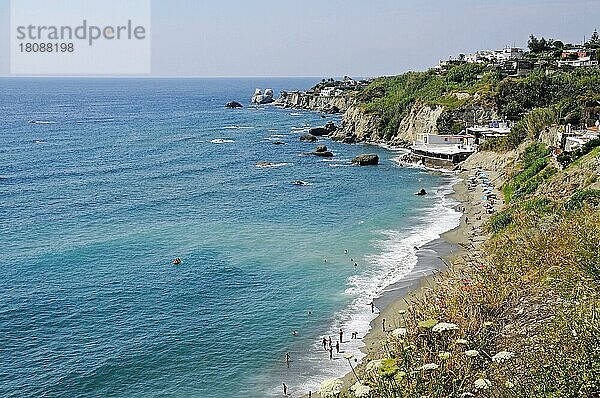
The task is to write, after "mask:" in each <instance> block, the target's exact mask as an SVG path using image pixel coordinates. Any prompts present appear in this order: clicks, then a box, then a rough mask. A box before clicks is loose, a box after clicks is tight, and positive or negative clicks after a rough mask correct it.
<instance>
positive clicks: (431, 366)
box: [419, 363, 440, 370]
mask: <svg viewBox="0 0 600 398" xmlns="http://www.w3.org/2000/svg"><path fill="white" fill-rule="evenodd" d="M439 367H440V365H438V364H437V363H426V364H425V365H423V366H421V367H420V368H419V370H436V369H437V368H439Z"/></svg>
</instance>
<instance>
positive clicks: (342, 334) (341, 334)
mask: <svg viewBox="0 0 600 398" xmlns="http://www.w3.org/2000/svg"><path fill="white" fill-rule="evenodd" d="M343 337H344V331H343V330H342V329H340V343H342V342H343V340H342V339H343Z"/></svg>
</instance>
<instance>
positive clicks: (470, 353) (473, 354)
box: [465, 350, 479, 357]
mask: <svg viewBox="0 0 600 398" xmlns="http://www.w3.org/2000/svg"><path fill="white" fill-rule="evenodd" d="M465 355H466V356H468V357H476V356H477V355H479V351H477V350H467V351H465Z"/></svg>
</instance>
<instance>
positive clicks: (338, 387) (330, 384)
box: [319, 379, 344, 398]
mask: <svg viewBox="0 0 600 398" xmlns="http://www.w3.org/2000/svg"><path fill="white" fill-rule="evenodd" d="M342 387H344V383H343V382H342V381H341V380H340V379H327V380H325V381H324V382H322V383H321V388H319V394H321V397H323V398H334V397H335V396H336V395H338V394H339V393H341V392H342Z"/></svg>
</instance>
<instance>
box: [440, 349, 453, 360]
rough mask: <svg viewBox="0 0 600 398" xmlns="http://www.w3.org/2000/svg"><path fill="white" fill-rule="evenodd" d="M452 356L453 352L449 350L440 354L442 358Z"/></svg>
mask: <svg viewBox="0 0 600 398" xmlns="http://www.w3.org/2000/svg"><path fill="white" fill-rule="evenodd" d="M451 356H452V353H451V352H448V351H444V352H440V353H439V354H438V357H440V359H450V357H451Z"/></svg>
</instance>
